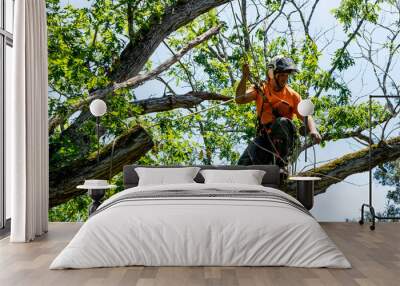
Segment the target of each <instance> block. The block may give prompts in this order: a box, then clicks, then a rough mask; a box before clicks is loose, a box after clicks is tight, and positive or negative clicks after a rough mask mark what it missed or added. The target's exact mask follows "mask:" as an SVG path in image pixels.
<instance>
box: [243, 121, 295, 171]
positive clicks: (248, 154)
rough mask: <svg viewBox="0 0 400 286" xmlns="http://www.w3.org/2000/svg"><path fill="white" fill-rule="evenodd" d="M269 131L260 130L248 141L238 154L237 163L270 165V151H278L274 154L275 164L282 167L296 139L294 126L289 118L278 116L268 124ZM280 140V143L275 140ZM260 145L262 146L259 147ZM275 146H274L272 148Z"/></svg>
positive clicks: (271, 157) (271, 156)
mask: <svg viewBox="0 0 400 286" xmlns="http://www.w3.org/2000/svg"><path fill="white" fill-rule="evenodd" d="M270 129H271V132H270V133H269V134H267V133H266V132H261V134H260V135H258V136H257V137H256V138H255V139H254V140H253V141H252V142H250V143H249V145H248V146H247V148H246V150H244V152H243V154H242V155H241V156H240V159H239V161H238V163H237V164H238V165H271V164H273V163H274V155H273V154H271V153H270V152H268V151H265V150H263V148H264V149H267V150H269V151H271V152H272V153H278V154H279V156H275V164H276V165H278V166H280V167H284V166H285V165H286V164H285V162H284V161H287V157H288V155H289V154H291V153H292V151H293V147H294V143H295V140H296V128H295V126H294V124H293V122H292V121H291V120H290V119H287V118H285V117H278V118H277V119H276V120H275V122H274V123H273V124H272V125H271V126H270ZM277 140H278V141H280V143H278V142H277ZM260 146H261V147H262V148H260ZM274 146H275V148H274ZM279 157H281V158H282V159H283V160H282V159H281V158H279Z"/></svg>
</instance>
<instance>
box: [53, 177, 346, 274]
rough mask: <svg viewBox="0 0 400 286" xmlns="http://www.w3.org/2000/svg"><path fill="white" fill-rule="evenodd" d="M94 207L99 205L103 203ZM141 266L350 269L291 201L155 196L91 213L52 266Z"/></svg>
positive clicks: (204, 186) (169, 187) (199, 186)
mask: <svg viewBox="0 0 400 286" xmlns="http://www.w3.org/2000/svg"><path fill="white" fill-rule="evenodd" d="M207 188H218V189H220V190H230V191H231V190H246V189H247V190H265V191H269V192H274V193H276V194H280V195H283V196H286V197H287V198H289V199H291V200H292V201H295V202H297V201H296V200H295V199H294V198H292V197H290V196H289V195H286V194H285V193H283V192H281V191H279V190H277V189H273V188H267V187H263V186H254V185H238V184H196V183H194V184H180V185H165V186H146V187H135V188H131V189H127V190H125V191H123V192H120V193H118V194H116V195H114V196H113V197H111V198H110V199H108V200H107V201H105V202H104V203H103V204H102V206H104V205H105V204H107V203H110V202H112V201H115V200H116V199H118V198H119V197H121V196H123V195H126V194H128V193H130V192H141V191H149V190H159V191H162V190H174V189H179V190H202V189H207ZM102 206H100V209H101V208H102ZM127 265H145V266H189V265H190V266H195V265H197V266H211V265H213V266H242V265H243V266H244V265H246V266H293V267H332V268H350V267H351V266H350V263H349V262H348V261H347V259H346V258H345V257H344V255H343V254H342V252H341V251H340V250H339V249H338V248H337V247H336V245H335V244H334V243H333V242H332V240H331V239H330V238H329V237H328V236H327V234H326V233H325V232H324V230H323V229H322V228H321V226H320V225H319V224H318V222H317V221H316V220H315V219H314V218H313V217H312V216H310V215H307V214H306V213H304V212H302V211H300V210H299V209H296V208H295V207H293V206H291V205H288V204H282V203H277V202H273V201H265V200H262V199H257V198H240V199H238V198H230V197H227V198H212V197H210V198H197V197H196V198H195V197H193V198H190V197H189V198H187V197H186V198H184V199H179V198H154V199H146V200H137V201H136V200H132V201H122V202H119V203H117V204H115V205H112V206H111V207H109V208H107V209H104V210H103V211H101V212H99V213H98V214H96V215H94V216H92V217H91V218H89V220H88V221H87V222H86V223H85V224H84V225H83V226H82V227H81V229H80V230H79V231H78V233H77V234H76V235H75V237H74V238H73V239H72V241H71V242H70V243H69V244H68V245H67V246H66V247H65V249H64V250H63V251H62V252H61V253H60V254H59V255H58V256H57V257H56V259H55V260H54V261H53V262H52V264H51V265H50V269H63V268H91V267H113V266H127Z"/></svg>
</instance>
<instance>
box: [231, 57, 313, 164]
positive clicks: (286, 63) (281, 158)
mask: <svg viewBox="0 0 400 286" xmlns="http://www.w3.org/2000/svg"><path fill="white" fill-rule="evenodd" d="M294 72H298V69H297V67H296V65H295V63H294V62H293V60H292V59H290V58H287V57H283V56H277V57H275V58H273V59H272V61H271V62H270V64H269V65H268V79H267V80H265V81H263V82H262V83H261V84H260V86H256V85H252V86H251V87H250V88H249V89H246V83H247V81H248V80H249V78H250V70H249V66H248V65H247V64H244V65H243V74H242V79H241V80H240V83H239V85H238V87H237V89H236V98H235V101H236V103H238V104H245V103H249V102H253V101H255V103H256V111H257V121H258V124H257V135H256V138H255V139H254V140H253V141H252V142H251V143H250V144H249V146H247V148H246V150H245V151H244V152H243V154H242V155H241V157H240V159H239V161H238V165H260V164H261V165H266V164H273V163H275V164H277V165H279V166H280V167H284V166H285V165H286V164H285V162H286V161H287V157H288V155H290V154H291V153H292V151H293V148H294V144H295V140H296V134H297V132H296V128H295V125H294V124H293V122H292V119H293V115H296V116H297V117H298V118H299V119H301V120H304V119H303V117H302V116H301V115H300V114H299V112H298V111H297V105H298V104H299V102H300V101H301V97H300V95H299V94H298V93H297V92H296V91H294V90H293V89H291V88H290V87H289V86H288V84H287V82H288V78H289V75H290V74H292V73H294ZM307 123H308V124H307V125H308V130H307V131H308V132H309V134H310V135H311V137H312V139H313V140H314V142H316V143H320V142H321V135H320V134H319V133H318V131H317V129H316V127H315V123H314V120H313V118H312V117H311V116H308V122H307ZM267 150H269V152H268V151H267ZM274 154H275V155H274Z"/></svg>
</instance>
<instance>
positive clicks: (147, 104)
mask: <svg viewBox="0 0 400 286" xmlns="http://www.w3.org/2000/svg"><path fill="white" fill-rule="evenodd" d="M229 99H232V98H231V97H229V96H224V95H220V94H218V93H212V92H203V91H191V92H188V93H186V94H182V95H177V96H174V95H168V96H163V97H159V98H149V99H144V100H138V101H135V102H133V104H134V105H136V106H140V107H141V114H146V113H152V112H161V111H168V110H172V109H176V108H191V107H194V106H196V105H199V104H200V103H202V102H203V101H205V100H222V101H226V100H229Z"/></svg>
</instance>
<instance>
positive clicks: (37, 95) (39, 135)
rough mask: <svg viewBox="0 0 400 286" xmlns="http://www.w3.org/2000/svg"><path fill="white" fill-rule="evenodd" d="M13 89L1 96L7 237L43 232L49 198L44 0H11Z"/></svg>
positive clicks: (28, 236)
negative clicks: (7, 191)
mask: <svg viewBox="0 0 400 286" xmlns="http://www.w3.org/2000/svg"><path fill="white" fill-rule="evenodd" d="M13 50H14V70H13V76H12V78H13V83H12V84H13V88H12V89H13V92H12V93H11V96H9V95H8V97H7V98H6V107H7V110H6V124H7V127H6V166H7V168H6V169H7V171H6V187H8V188H10V192H11V236H10V241H12V242H27V241H31V240H33V239H34V238H35V237H36V236H40V235H41V234H43V233H44V232H47V227H48V201H49V175H48V174H49V166H48V158H49V154H48V115H47V112H48V111H47V89H48V88H47V87H48V81H47V26H46V6H45V0H17V1H15V18H14V48H13Z"/></svg>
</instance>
